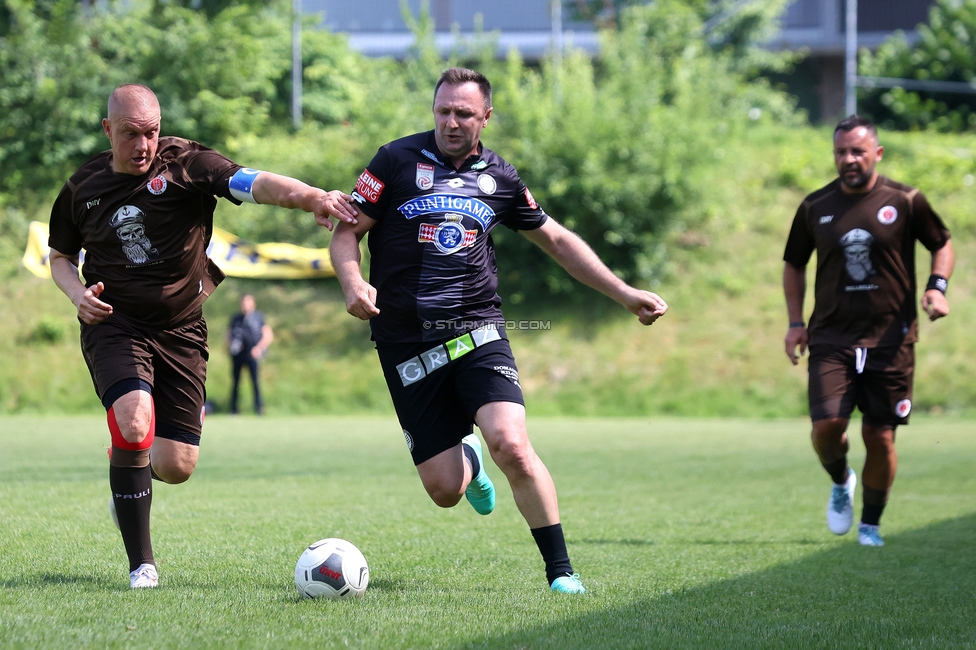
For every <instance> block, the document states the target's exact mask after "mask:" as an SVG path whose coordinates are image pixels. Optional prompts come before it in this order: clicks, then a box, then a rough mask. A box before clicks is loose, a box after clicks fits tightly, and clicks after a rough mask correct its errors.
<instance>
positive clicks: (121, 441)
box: [108, 398, 156, 451]
mask: <svg viewBox="0 0 976 650" xmlns="http://www.w3.org/2000/svg"><path fill="white" fill-rule="evenodd" d="M149 410H150V416H149V433H147V434H146V437H145V438H143V439H142V441H141V442H129V441H128V440H126V439H125V438H124V437H122V429H121V428H120V427H119V423H118V420H116V419H115V407H114V406H113V407H112V408H110V409H109V410H108V430H109V433H111V434H112V446H113V447H115V448H116V449H125V450H126V451H141V450H143V449H149V448H150V447H152V443H153V438H155V437H156V406H155V404H154V403H153V402H152V398H150V402H149Z"/></svg>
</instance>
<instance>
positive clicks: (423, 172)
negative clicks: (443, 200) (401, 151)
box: [417, 163, 434, 190]
mask: <svg viewBox="0 0 976 650" xmlns="http://www.w3.org/2000/svg"><path fill="white" fill-rule="evenodd" d="M417 187H418V188H420V189H422V190H429V189H430V188H432V187H434V166H433V165H427V164H425V163H417Z"/></svg>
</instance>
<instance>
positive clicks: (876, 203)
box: [783, 176, 949, 348]
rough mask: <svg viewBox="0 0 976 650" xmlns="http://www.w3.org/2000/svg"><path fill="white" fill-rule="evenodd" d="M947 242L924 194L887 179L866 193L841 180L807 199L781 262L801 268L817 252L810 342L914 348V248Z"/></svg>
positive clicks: (936, 247)
mask: <svg viewBox="0 0 976 650" xmlns="http://www.w3.org/2000/svg"><path fill="white" fill-rule="evenodd" d="M948 240H949V231H948V230H947V229H946V227H945V224H944V223H943V222H942V219H941V218H940V217H939V215H938V214H936V213H935V211H934V210H932V208H931V206H929V203H928V201H927V200H926V198H925V196H924V195H923V194H922V193H921V192H920V191H918V190H917V189H915V188H913V187H909V186H908V185H903V184H901V183H897V182H895V181H892V180H890V179H888V178H885V177H884V176H879V177H878V179H877V182H876V183H875V185H874V187H873V188H872V189H871V191H870V192H867V193H865V194H848V193H845V192H844V191H843V190H842V189H841V186H840V180H839V179H837V180H834V182H832V183H830V184H829V185H827V186H826V187H823V188H821V189H819V190H817V191H816V192H814V193H812V194H810V195H809V196H807V197H806V199H804V201H803V203H802V204H800V207H799V209H798V210H797V211H796V216H795V217H794V219H793V226H792V228H791V230H790V236H789V239H788V240H787V243H786V252H785V253H784V255H783V259H784V260H785V261H786V262H788V263H789V264H791V265H793V266H795V267H797V268H804V267H805V266H806V264H807V262H808V261H809V259H810V255H811V254H812V253H813V251H814V250H816V251H817V274H816V287H815V289H814V307H813V314H812V315H811V317H810V324H809V333H810V344H811V345H817V344H829V345H842V346H858V347H868V348H873V347H881V346H897V345H901V344H902V343H913V342H915V341H916V340H917V338H918V310H917V308H916V305H915V301H916V281H915V242H916V241H919V242H921V243H922V245H923V246H925V248H926V249H928V250H929V251H937V250H939V249H940V248H942V247H943V246H944V245H945V244H946V242H947V241H948Z"/></svg>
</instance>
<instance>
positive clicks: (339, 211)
mask: <svg viewBox="0 0 976 650" xmlns="http://www.w3.org/2000/svg"><path fill="white" fill-rule="evenodd" d="M251 195H252V196H253V198H254V201H255V202H257V203H263V204H267V205H277V206H280V207H282V208H298V209H299V210H304V211H305V212H311V213H312V214H314V215H315V221H316V223H318V224H319V225H320V226H324V227H326V228H328V229H329V230H332V221H330V220H329V219H330V217H332V218H335V219H336V221H337V222H345V223H352V224H354V223H356V217H357V216H358V215H359V210H357V209H356V207H355V206H354V205H353V203H352V197H351V196H350V195H348V194H346V193H345V192H340V191H339V190H332V191H330V192H326V191H325V190H322V189H319V188H317V187H312V186H311V185H308V184H307V183H303V182H302V181H300V180H298V179H295V178H291V177H290V176H282V175H280V174H273V173H271V172H266V171H262V172H260V173H259V174H258V175H257V177H256V178H255V179H254V182H253V184H252V185H251Z"/></svg>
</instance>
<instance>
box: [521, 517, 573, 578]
mask: <svg viewBox="0 0 976 650" xmlns="http://www.w3.org/2000/svg"><path fill="white" fill-rule="evenodd" d="M531 532H532V537H534V538H535V543H536V546H538V547H539V551H540V552H541V553H542V559H543V560H545V562H546V580H548V581H549V584H550V585H551V584H552V581H553V580H555V579H556V578H558V577H560V576H565V575H573V565H572V564H570V563H569V552H568V551H567V550H566V538H565V537H563V526H562V524H553V525H552V526H543V527H542V528H533V529H531Z"/></svg>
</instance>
